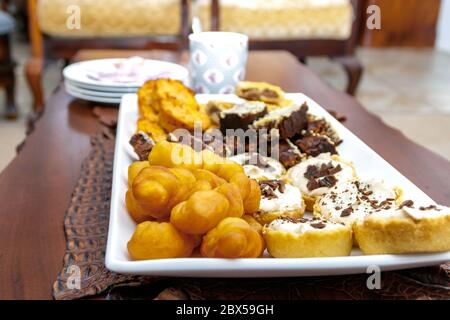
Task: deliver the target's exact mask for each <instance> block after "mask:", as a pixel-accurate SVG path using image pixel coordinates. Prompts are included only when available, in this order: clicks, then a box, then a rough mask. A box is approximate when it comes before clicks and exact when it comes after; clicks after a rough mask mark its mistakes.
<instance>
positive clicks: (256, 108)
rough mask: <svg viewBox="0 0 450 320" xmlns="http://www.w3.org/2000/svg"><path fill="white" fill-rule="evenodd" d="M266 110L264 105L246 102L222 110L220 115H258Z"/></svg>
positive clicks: (257, 102)
mask: <svg viewBox="0 0 450 320" xmlns="http://www.w3.org/2000/svg"><path fill="white" fill-rule="evenodd" d="M265 108H266V105H265V104H264V103H263V102H260V101H246V102H243V103H239V104H236V105H234V106H233V107H232V108H230V109H226V110H223V111H222V112H221V113H220V114H221V116H222V115H226V114H229V113H232V114H247V113H259V112H262V111H263V110H264V109H265Z"/></svg>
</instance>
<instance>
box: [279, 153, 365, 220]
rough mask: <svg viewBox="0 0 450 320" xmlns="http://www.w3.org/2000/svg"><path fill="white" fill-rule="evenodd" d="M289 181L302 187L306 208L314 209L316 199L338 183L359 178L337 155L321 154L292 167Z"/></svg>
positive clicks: (351, 167)
mask: <svg viewBox="0 0 450 320" xmlns="http://www.w3.org/2000/svg"><path fill="white" fill-rule="evenodd" d="M286 178H287V180H288V182H290V183H292V184H293V185H294V186H296V187H297V188H299V189H300V191H301V192H302V195H303V199H304V200H305V203H306V209H307V210H310V211H312V210H313V206H314V203H315V202H316V200H317V199H318V198H319V197H320V196H322V195H324V194H325V193H327V192H328V191H330V190H331V188H333V187H335V186H336V185H338V184H342V183H346V182H348V181H354V180H356V179H357V176H356V172H355V169H354V167H353V165H352V164H351V163H349V162H346V161H344V160H342V159H341V158H340V157H339V156H337V155H330V154H329V153H324V154H321V155H319V156H317V157H314V158H308V159H306V160H304V161H302V162H300V163H299V164H297V165H295V166H293V167H292V168H290V169H289V170H288V172H287V174H286Z"/></svg>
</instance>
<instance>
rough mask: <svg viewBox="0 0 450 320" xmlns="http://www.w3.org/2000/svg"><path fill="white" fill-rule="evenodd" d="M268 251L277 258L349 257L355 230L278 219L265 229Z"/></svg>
mask: <svg viewBox="0 0 450 320" xmlns="http://www.w3.org/2000/svg"><path fill="white" fill-rule="evenodd" d="M263 236H264V239H265V240H266V245H267V250H268V251H269V253H270V255H271V256H272V257H275V258H309V257H337V256H348V255H350V252H351V250H352V245H353V241H352V229H351V228H350V227H349V226H346V225H342V224H339V223H335V222H332V221H325V220H306V219H297V220H296V219H289V218H283V219H277V220H274V221H272V222H271V223H270V224H268V225H266V226H265V227H264V228H263Z"/></svg>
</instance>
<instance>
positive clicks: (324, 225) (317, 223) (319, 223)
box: [311, 221, 327, 229]
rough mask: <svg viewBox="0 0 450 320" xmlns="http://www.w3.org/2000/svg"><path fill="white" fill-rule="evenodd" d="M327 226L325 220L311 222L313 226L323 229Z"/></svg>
mask: <svg viewBox="0 0 450 320" xmlns="http://www.w3.org/2000/svg"><path fill="white" fill-rule="evenodd" d="M326 226H327V225H326V224H325V223H324V222H322V221H319V222H314V223H311V227H313V228H315V229H323V228H325V227H326Z"/></svg>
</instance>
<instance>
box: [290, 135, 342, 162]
mask: <svg viewBox="0 0 450 320" xmlns="http://www.w3.org/2000/svg"><path fill="white" fill-rule="evenodd" d="M294 144H295V145H296V146H297V147H298V148H299V149H300V151H301V152H302V153H304V154H306V155H307V156H310V157H317V156H318V155H320V154H322V153H330V154H337V151H336V145H335V144H334V142H333V141H332V140H331V139H330V138H328V137H327V136H325V135H320V134H317V133H308V134H306V135H304V136H303V137H302V138H299V139H295V140H294Z"/></svg>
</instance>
